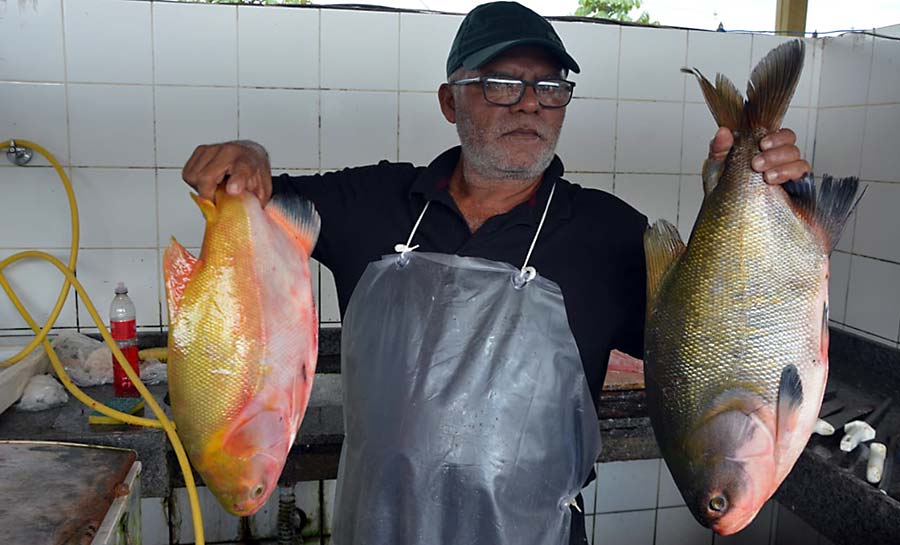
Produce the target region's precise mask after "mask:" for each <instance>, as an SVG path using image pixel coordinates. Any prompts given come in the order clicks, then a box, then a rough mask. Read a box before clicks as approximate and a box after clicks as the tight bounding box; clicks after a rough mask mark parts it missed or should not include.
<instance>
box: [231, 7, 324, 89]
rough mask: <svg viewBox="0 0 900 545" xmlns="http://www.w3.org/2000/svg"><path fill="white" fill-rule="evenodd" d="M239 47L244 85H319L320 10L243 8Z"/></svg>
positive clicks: (240, 75)
mask: <svg viewBox="0 0 900 545" xmlns="http://www.w3.org/2000/svg"><path fill="white" fill-rule="evenodd" d="M261 37H264V39H260V38H261ZM238 48H239V49H238V81H239V82H240V85H243V86H256V87H304V88H316V87H318V86H319V10H312V9H291V8H281V7H274V6H266V7H264V8H260V7H258V6H240V7H238Z"/></svg>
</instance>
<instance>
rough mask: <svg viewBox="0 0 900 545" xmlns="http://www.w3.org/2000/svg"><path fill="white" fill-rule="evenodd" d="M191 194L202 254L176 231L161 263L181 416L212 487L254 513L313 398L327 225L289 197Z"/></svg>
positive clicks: (187, 442)
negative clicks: (200, 218) (202, 222)
mask: <svg viewBox="0 0 900 545" xmlns="http://www.w3.org/2000/svg"><path fill="white" fill-rule="evenodd" d="M191 197H192V198H193V199H194V201H196V203H197V205H198V206H199V207H200V210H201V211H202V212H203V215H204V216H205V218H206V230H205V233H204V236H203V246H202V248H201V250H200V257H199V258H195V257H194V256H193V255H191V254H190V253H189V252H188V251H187V250H185V249H184V247H182V246H181V244H179V243H178V241H176V240H175V239H174V238H173V239H172V242H171V244H170V245H169V248H168V249H167V250H166V252H165V256H164V258H163V269H164V272H165V283H166V297H167V301H168V305H169V343H168V345H169V362H168V380H169V394H170V399H171V406H172V414H173V416H174V420H175V424H176V426H177V430H178V435H179V437H180V438H181V440H182V442H183V443H184V447H185V450H186V451H187V453H188V457H189V458H190V460H191V463H192V464H193V465H194V468H195V469H196V470H197V471H198V473H200V475H201V476H202V477H203V481H204V483H205V484H206V485H207V486H208V487H209V489H210V490H211V491H212V492H213V494H215V496H216V497H217V498H218V500H219V502H220V503H221V504H222V506H223V507H224V508H225V509H226V510H227V511H229V512H230V513H232V514H235V515H239V516H247V515H251V514H253V513H255V512H256V511H257V510H259V508H260V507H261V506H262V505H263V504H264V503H265V502H266V500H267V499H268V497H269V495H270V494H271V493H272V491H273V490H275V489H276V488H277V483H278V477H279V476H280V475H281V471H282V469H283V468H284V463H285V460H286V458H287V454H288V451H289V450H290V448H291V445H292V444H293V442H294V438H295V436H296V434H297V429H298V428H299V427H300V422H301V420H302V419H303V414H304V413H305V412H306V406H307V403H308V402H309V394H310V390H311V388H312V383H313V377H314V375H315V366H316V357H317V353H318V327H319V322H318V315H317V313H316V307H315V302H314V301H313V295H312V284H311V281H310V270H309V257H310V254H311V253H312V249H313V247H314V246H315V243H316V239H317V238H318V234H319V226H320V220H319V216H318V214H317V213H316V211H315V208H314V207H313V206H312V204H311V203H309V202H307V201H304V200H302V199H300V198H298V197H294V196H289V195H278V196H276V197H274V198H273V199H272V201H271V202H270V203H269V205H268V206H267V207H266V208H265V209H263V208H262V207H261V206H260V204H259V201H258V200H257V198H256V197H255V196H253V195H252V194H250V193H246V192H245V193H244V194H242V195H240V196H232V195H228V194H227V193H226V192H225V191H224V190H223V189H221V188H220V189H219V190H218V191H217V192H216V197H215V204H214V203H213V202H212V201H209V200H206V199H203V198H200V197H197V196H196V195H193V194H192V195H191Z"/></svg>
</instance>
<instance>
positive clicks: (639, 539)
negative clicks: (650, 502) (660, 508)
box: [592, 509, 656, 545]
mask: <svg viewBox="0 0 900 545" xmlns="http://www.w3.org/2000/svg"><path fill="white" fill-rule="evenodd" d="M655 527H656V511H655V510H652V509H647V510H642V511H627V512H622V513H603V514H599V515H596V516H595V517H594V536H593V537H594V539H593V541H592V543H595V544H596V545H647V544H648V543H653V534H654V530H655Z"/></svg>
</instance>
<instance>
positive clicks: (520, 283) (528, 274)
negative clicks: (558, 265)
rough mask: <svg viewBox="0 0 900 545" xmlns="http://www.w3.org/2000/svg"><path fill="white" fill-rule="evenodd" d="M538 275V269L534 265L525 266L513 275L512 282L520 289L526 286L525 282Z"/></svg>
mask: <svg viewBox="0 0 900 545" xmlns="http://www.w3.org/2000/svg"><path fill="white" fill-rule="evenodd" d="M536 276H537V270H536V269H535V268H534V267H532V266H530V265H529V266H526V267H523V268H522V269H521V270H520V271H519V272H517V273H516V274H514V275H513V278H512V282H513V287H515V288H516V289H517V290H520V289H522V288H524V287H525V284H527V283H529V282H531V281H532V280H534V278H535V277H536Z"/></svg>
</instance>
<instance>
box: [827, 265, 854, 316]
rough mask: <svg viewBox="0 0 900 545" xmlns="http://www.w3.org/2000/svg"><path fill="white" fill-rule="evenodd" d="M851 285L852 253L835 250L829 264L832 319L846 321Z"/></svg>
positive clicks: (829, 308) (829, 297)
mask: <svg viewBox="0 0 900 545" xmlns="http://www.w3.org/2000/svg"><path fill="white" fill-rule="evenodd" d="M849 285H850V255H849V254H845V253H843V252H833V253H832V254H831V263H830V265H829V278H828V312H829V315H830V317H831V320H833V321H835V322H838V323H841V324H842V323H844V313H845V309H846V304H847V289H848V287H849Z"/></svg>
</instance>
